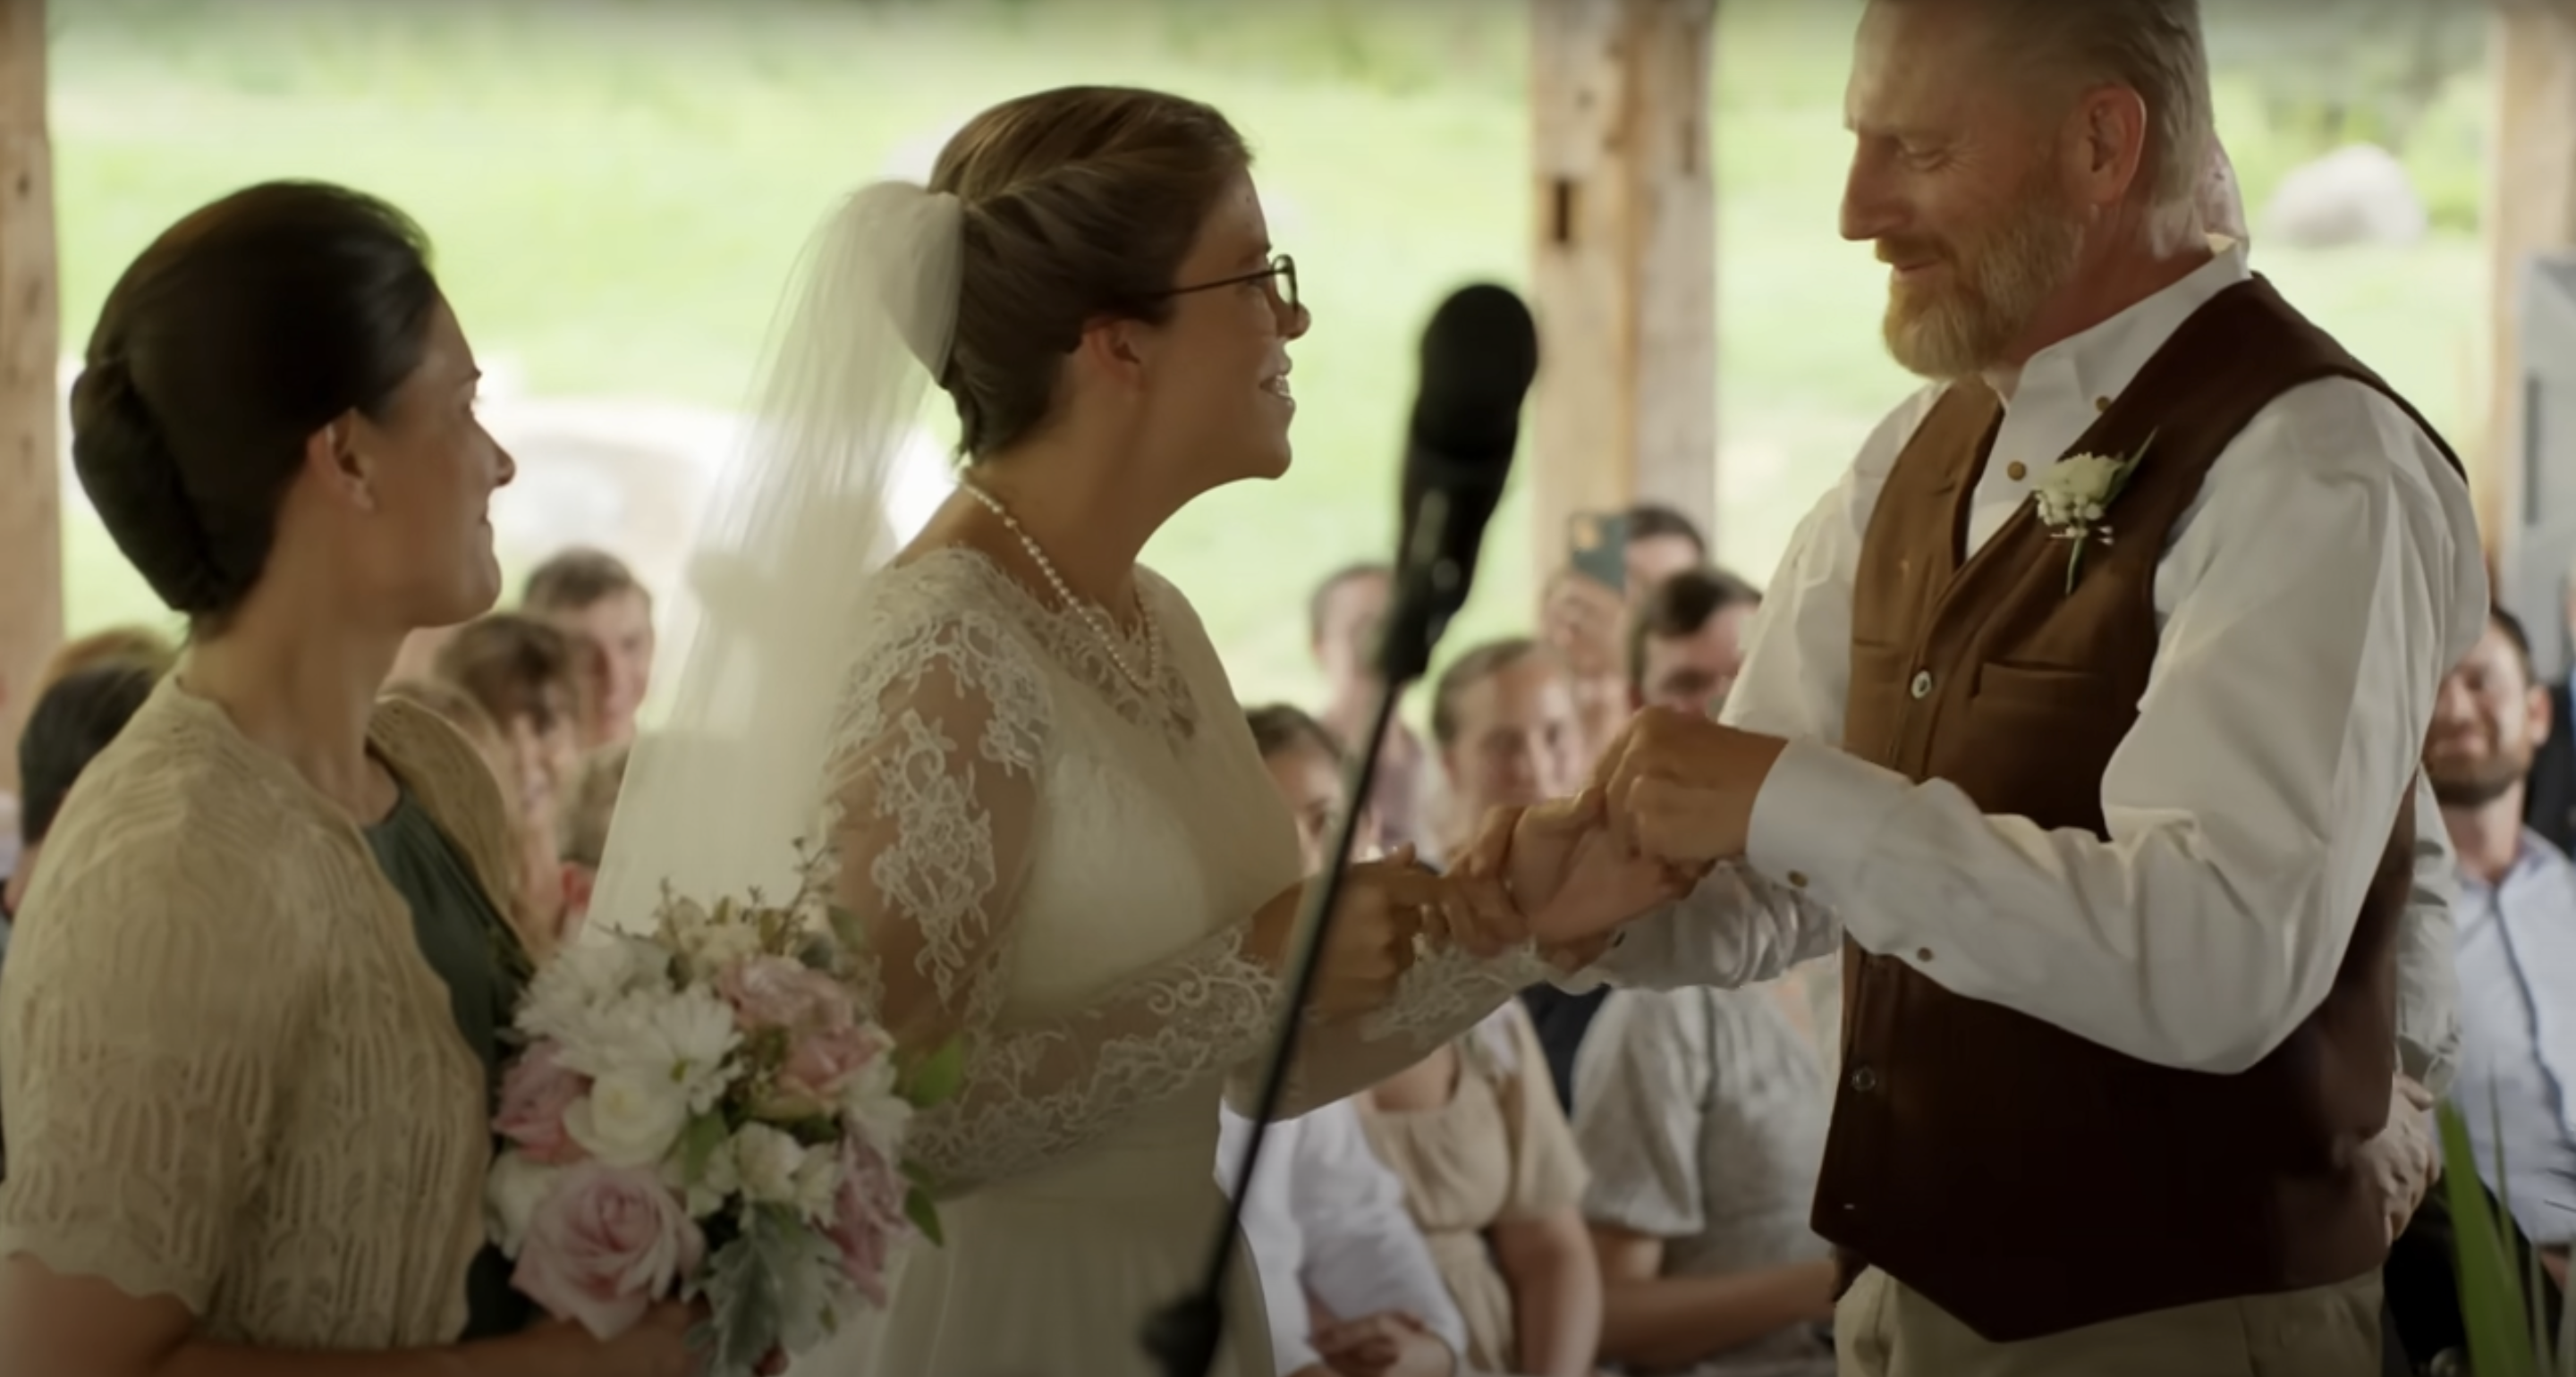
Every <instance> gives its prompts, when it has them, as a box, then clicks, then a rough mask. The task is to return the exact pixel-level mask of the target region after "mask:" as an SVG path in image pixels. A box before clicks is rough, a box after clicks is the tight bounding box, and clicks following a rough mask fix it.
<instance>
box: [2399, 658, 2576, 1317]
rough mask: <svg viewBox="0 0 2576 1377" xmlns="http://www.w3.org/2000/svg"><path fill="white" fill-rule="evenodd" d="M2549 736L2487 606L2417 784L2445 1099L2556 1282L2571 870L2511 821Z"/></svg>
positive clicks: (2572, 954)
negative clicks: (2445, 1052) (2450, 995)
mask: <svg viewBox="0 0 2576 1377" xmlns="http://www.w3.org/2000/svg"><path fill="white" fill-rule="evenodd" d="M2553 725H2554V724H2552V723H2551V721H2550V720H2549V691H2548V689H2547V688H2545V687H2543V686H2542V685H2541V684H2539V683H2538V682H2536V680H2535V679H2534V677H2533V674H2532V668H2531V643H2530V640H2529V638H2528V636H2527V635H2526V634H2525V633H2524V631H2523V629H2522V624H2521V623H2520V622H2519V621H2517V620H2515V619H2514V617H2513V615H2512V614H2511V613H2508V612H2506V611H2504V610H2502V609H2500V608H2499V609H2496V610H2494V611H2492V612H2491V613H2489V615H2488V619H2487V629H2486V632H2485V634H2484V635H2483V636H2482V637H2480V639H2479V641H2478V643H2477V645H2476V646H2475V647H2473V648H2472V649H2471V650H2470V651H2469V653H2468V654H2467V655H2466V656H2465V657H2463V658H2462V659H2461V661H2460V663H2459V665H2458V666H2457V667H2456V668H2454V669H2453V670H2452V671H2451V673H2450V674H2449V675H2448V676H2447V677H2445V678H2444V679H2443V681H2442V690H2441V694H2440V696H2439V697H2438V698H2436V699H2435V700H2434V707H2433V730H2432V733H2431V735H2430V737H2429V738H2428V739H2427V741H2426V743H2425V746H2424V774H2425V777H2426V778H2427V779H2429V780H2431V781H2432V785H2433V795H2434V797H2435V798H2436V799H2437V800H2439V801H2440V803H2441V807H2442V822H2443V825H2444V828H2445V829H2446V830H2447V831H2448V832H2449V833H2450V837H2451V845H2452V848H2453V850H2454V851H2455V853H2456V856H2457V864H2458V866H2459V878H2460V893H2459V900H2458V905H2457V911H2456V917H2455V920H2454V921H2455V925H2456V928H2457V935H2456V937H2455V938H2454V940H2455V941H2456V943H2457V944H2458V945H2457V950H2456V955H2455V965H2456V969H2457V972H2458V979H2459V992H2460V998H2459V1011H2460V1012H2459V1017H2460V1061H2459V1069H2458V1071H2457V1072H2456V1073H2455V1074H2454V1076H2453V1077H2452V1081H2451V1090H2450V1095H2451V1099H2452V1100H2453V1101H2454V1102H2455V1103H2456V1104H2457V1105H2458V1106H2459V1109H2460V1114H2461V1117H2462V1118H2464V1119H2466V1120H2467V1121H2468V1129H2469V1141H2470V1142H2471V1144H2472V1145H2474V1146H2475V1147H2476V1149H2477V1160H2478V1168H2479V1172H2480V1174H2481V1175H2482V1176H2484V1177H2485V1178H2486V1184H2487V1186H2488V1187H2489V1188H2490V1189H2492V1190H2495V1191H2498V1192H2499V1193H2501V1194H2502V1195H2503V1196H2504V1197H2505V1199H2506V1201H2507V1203H2508V1204H2510V1205H2511V1207H2512V1209H2513V1213H2514V1218H2515V1219H2516V1220H2517V1221H2518V1222H2519V1223H2520V1224H2521V1226H2522V1230H2523V1232H2524V1233H2525V1234H2526V1235H2528V1236H2529V1238H2530V1239H2531V1241H2532V1243H2533V1244H2534V1245H2536V1246H2537V1247H2538V1248H2539V1249H2540V1250H2541V1256H2542V1258H2543V1260H2544V1261H2545V1262H2546V1264H2547V1266H2548V1269H2549V1272H2550V1275H2551V1276H2552V1277H2553V1278H2555V1279H2556V1280H2557V1281H2558V1283H2559V1284H2560V1285H2562V1286H2563V1285H2565V1284H2566V1280H2567V1254H2568V1245H2569V1244H2570V1243H2571V1242H2576V1099H2571V1098H2570V1096H2569V1094H2568V1087H2569V1086H2571V1085H2576V1023H2571V1022H2570V1020H2569V1019H2567V1018H2566V1017H2565V1016H2564V1011H2566V1010H2569V1009H2576V864H2571V863H2570V862H2569V861H2568V859H2567V856H2566V854H2565V853H2564V852H2561V851H2560V850H2559V849H2558V848H2556V847H2554V846H2552V845H2550V844H2549V843H2548V842H2547V841H2546V840H2544V839H2543V838H2541V837H2540V836H2539V834H2537V833H2536V832H2534V831H2532V830H2531V829H2530V828H2529V827H2527V826H2526V825H2525V824H2524V822H2523V788H2524V782H2525V779H2526V777H2527V776H2528V775H2529V773H2530V770H2531V761H2532V755H2533V753H2534V752H2535V751H2537V750H2539V749H2540V747H2541V745H2542V744H2543V743H2545V742H2546V741H2548V739H2549V735H2550V731H2551V729H2552V726H2553ZM2499 1157H2501V1159H2502V1162H2503V1169H2502V1174H2501V1176H2499V1175H2498V1174H2497V1167H2496V1163H2497V1161H2498V1159H2499Z"/></svg>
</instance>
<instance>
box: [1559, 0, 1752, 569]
mask: <svg viewBox="0 0 2576 1377" xmlns="http://www.w3.org/2000/svg"><path fill="white" fill-rule="evenodd" d="M1533 20H1534V25H1535V28H1534V33H1533V42H1532V44H1531V49H1530V97H1531V99H1530V104H1531V113H1532V118H1533V129H1532V132H1533V147H1534V150H1535V158H1534V163H1535V172H1536V177H1535V186H1534V188H1533V189H1534V191H1535V193H1536V195H1537V202H1538V215H1537V229H1538V245H1537V262H1536V265H1535V271H1534V273H1533V275H1532V276H1533V281H1534V283H1535V297H1536V301H1535V310H1536V312H1537V315H1538V321H1539V332H1540V334H1539V337H1540V341H1541V351H1540V353H1541V362H1540V368H1539V377H1538V385H1537V388H1536V393H1537V395H1536V397H1535V399H1534V403H1533V404H1534V407H1535V415H1534V417H1533V428H1534V430H1535V437H1534V443H1533V445H1532V453H1531V457H1532V460H1533V461H1534V462H1533V463H1532V480H1533V481H1532V484H1531V495H1532V497H1533V498H1534V501H1533V502H1532V503H1531V506H1532V509H1533V512H1534V516H1535V520H1536V522H1537V527H1536V529H1535V531H1534V532H1533V535H1534V537H1535V539H1536V541H1537V552H1538V560H1539V562H1538V564H1537V565H1536V566H1535V567H1536V568H1538V569H1539V570H1541V571H1549V570H1553V569H1555V568H1556V567H1558V566H1559V565H1561V564H1562V563H1563V562H1564V559H1565V541H1566V527H1567V522H1568V520H1569V519H1570V518H1571V517H1572V516H1573V515H1574V514H1575V513H1577V512H1583V511H1599V510H1615V509H1617V508H1620V507H1624V506H1626V505H1628V504H1629V503H1630V502H1633V501H1637V500H1640V499H1643V500H1648V501H1655V502H1663V503H1667V504H1669V505H1671V506H1673V507H1675V508H1678V509H1679V510H1681V511H1682V512H1683V513H1685V514H1686V515H1688V516H1690V517H1691V518H1692V519H1693V520H1694V521H1697V522H1699V523H1700V524H1701V526H1702V528H1703V529H1709V528H1711V527H1713V526H1714V523H1715V519H1716V516H1717V403H1716V390H1717V200H1716V186H1715V181H1714V178H1713V177H1712V175H1711V170H1710V150H1709V113H1710V103H1711V73H1710V69H1711V67H1712V65H1713V64H1714V62H1715V56H1716V26H1717V2H1716V0H1533Z"/></svg>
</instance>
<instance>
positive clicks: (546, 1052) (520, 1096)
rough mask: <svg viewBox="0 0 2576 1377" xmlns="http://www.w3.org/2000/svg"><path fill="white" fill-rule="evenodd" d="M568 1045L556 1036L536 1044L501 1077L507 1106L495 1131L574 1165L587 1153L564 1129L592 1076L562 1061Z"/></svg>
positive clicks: (557, 1162)
mask: <svg viewBox="0 0 2576 1377" xmlns="http://www.w3.org/2000/svg"><path fill="white" fill-rule="evenodd" d="M562 1051H563V1048H562V1047H560V1046H558V1045H557V1044H556V1043H554V1042H553V1041H552V1040H551V1039H549V1040H548V1041H545V1042H540V1043H538V1044H537V1045H536V1046H534V1047H531V1048H529V1049H528V1050H527V1052H526V1053H525V1054H524V1055H522V1056H521V1057H520V1058H519V1059H518V1060H517V1061H514V1062H512V1063H510V1069H509V1070H508V1071H507V1072H506V1073H504V1074H503V1075H502V1077H501V1112H500V1114H498V1115H497V1116H495V1117H494V1118H493V1120H492V1131H493V1132H495V1133H498V1134H500V1135H501V1136H502V1137H504V1138H507V1139H509V1140H510V1141H511V1142H512V1143H515V1144H517V1145H518V1148H519V1151H520V1152H522V1153H524V1154H526V1156H527V1158H528V1160H530V1161H532V1162H537V1163H540V1164H542V1165H545V1166H550V1167H563V1166H570V1165H572V1164H573V1163H575V1162H578V1161H580V1160H581V1159H582V1157H583V1156H584V1154H583V1152H582V1150H581V1144H579V1143H576V1142H574V1141H573V1139H572V1135H571V1134H569V1133H567V1132H565V1131H564V1111H565V1110H568V1109H570V1108H572V1106H573V1103H574V1101H577V1100H579V1099H580V1098H581V1097H582V1096H583V1095H586V1094H588V1093H590V1078H589V1077H587V1076H584V1075H582V1074H581V1073H580V1072H578V1071H573V1070H569V1069H567V1068H565V1067H564V1066H563V1065H562V1064H561V1063H559V1062H558V1061H556V1057H557V1056H558V1055H560V1054H561V1053H562Z"/></svg>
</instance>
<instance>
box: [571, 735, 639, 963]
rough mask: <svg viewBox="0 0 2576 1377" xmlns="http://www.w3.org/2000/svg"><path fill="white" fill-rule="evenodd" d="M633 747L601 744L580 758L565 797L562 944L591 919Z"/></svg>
mask: <svg viewBox="0 0 2576 1377" xmlns="http://www.w3.org/2000/svg"><path fill="white" fill-rule="evenodd" d="M631 753H632V748H631V747H630V746H627V745H624V744H620V745H615V746H602V747H600V748H599V749H598V750H595V751H592V752H590V753H589V754H588V755H585V756H583V757H582V758H581V766H580V768H578V769H576V770H575V771H573V777H572V788H571V791H570V792H568V793H567V794H566V795H565V796H564V809H563V817H562V819H561V820H560V824H559V826H558V828H557V830H558V831H559V833H560V834H561V842H560V850H561V855H562V857H563V922H562V924H561V932H562V937H563V940H564V941H567V942H569V941H571V940H572V938H573V935H574V934H575V933H577V932H579V931H580V930H581V924H582V920H583V919H585V918H588V917H589V916H590V891H591V887H592V885H593V884H594V883H596V882H597V880H598V879H599V865H600V861H601V860H602V859H603V858H604V857H606V856H607V854H608V827H609V824H610V823H612V822H615V821H616V820H617V792H618V790H620V789H622V788H624V787H625V785H626V758H627V756H628V755H629V754H631Z"/></svg>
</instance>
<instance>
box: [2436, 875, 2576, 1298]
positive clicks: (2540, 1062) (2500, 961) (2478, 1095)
mask: <svg viewBox="0 0 2576 1377" xmlns="http://www.w3.org/2000/svg"><path fill="white" fill-rule="evenodd" d="M2460 897H2461V904H2460V913H2459V918H2460V993H2461V995H2462V997H2463V998H2462V1008H2463V1011H2464V1012H2463V1015H2462V1020H2461V1021H2462V1022H2464V1023H2465V1024H2467V1025H2468V1036H2467V1038H2466V1040H2465V1042H2464V1043H2463V1045H2462V1047H2461V1052H2460V1077H2459V1083H2458V1084H2457V1085H2455V1086H2454V1087H2452V1099H2453V1103H2455V1104H2456V1105H2458V1107H2459V1110H2460V1117H2461V1118H2463V1119H2465V1120H2467V1123H2468V1130H2469V1143H2470V1145H2471V1146H2472V1147H2473V1148H2475V1149H2476V1152H2477V1163H2478V1174H2479V1175H2480V1176H2483V1177H2485V1178H2486V1182H2487V1185H2488V1186H2490V1187H2491V1188H2493V1189H2495V1190H2496V1192H2497V1193H2498V1194H2499V1195H2502V1196H2503V1197H2505V1199H2506V1201H2507V1203H2508V1204H2510V1205H2511V1206H2512V1207H2513V1215H2514V1219H2515V1221H2516V1222H2517V1223H2519V1224H2520V1225H2521V1226H2522V1231H2523V1233H2524V1234H2526V1235H2528V1236H2529V1237H2530V1238H2531V1240H2532V1241H2533V1242H2535V1243H2538V1244H2541V1245H2542V1246H2544V1247H2565V1246H2566V1245H2567V1244H2568V1242H2569V1241H2570V1240H2576V1099H2571V1098H2570V1096H2569V1094H2568V1091H2569V1088H2570V1082H2571V1081H2576V864H2570V863H2569V862H2568V860H2567V857H2566V856H2564V855H2562V854H2560V853H2559V851H2558V848H2556V847H2554V846H2551V845H2550V844H2549V842H2548V841H2547V840H2546V839H2545V838H2543V837H2542V836H2541V835H2540V834H2539V833H2537V832H2526V833H2524V834H2523V839H2522V854H2520V855H2519V856H2516V857H2515V858H2514V863H2513V868H2512V869H2511V870H2508V871H2506V872H2505V876H2504V880H2503V882H2502V883H2500V884H2495V885H2489V884H2486V883H2484V882H2482V881H2480V880H2478V879H2476V878H2475V877H2471V876H2463V877H2462V878H2461V881H2460ZM2499 1132H2501V1137H2499ZM2499 1142H2501V1145H2502V1146H2501V1150H2499V1146H2498V1145H2499ZM2499 1155H2501V1156H2502V1158H2503V1163H2504V1170H2503V1172H2502V1174H2501V1176H2499V1174H2498V1173H2497V1170H2496V1162H2497V1158H2498V1156H2499Z"/></svg>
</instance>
